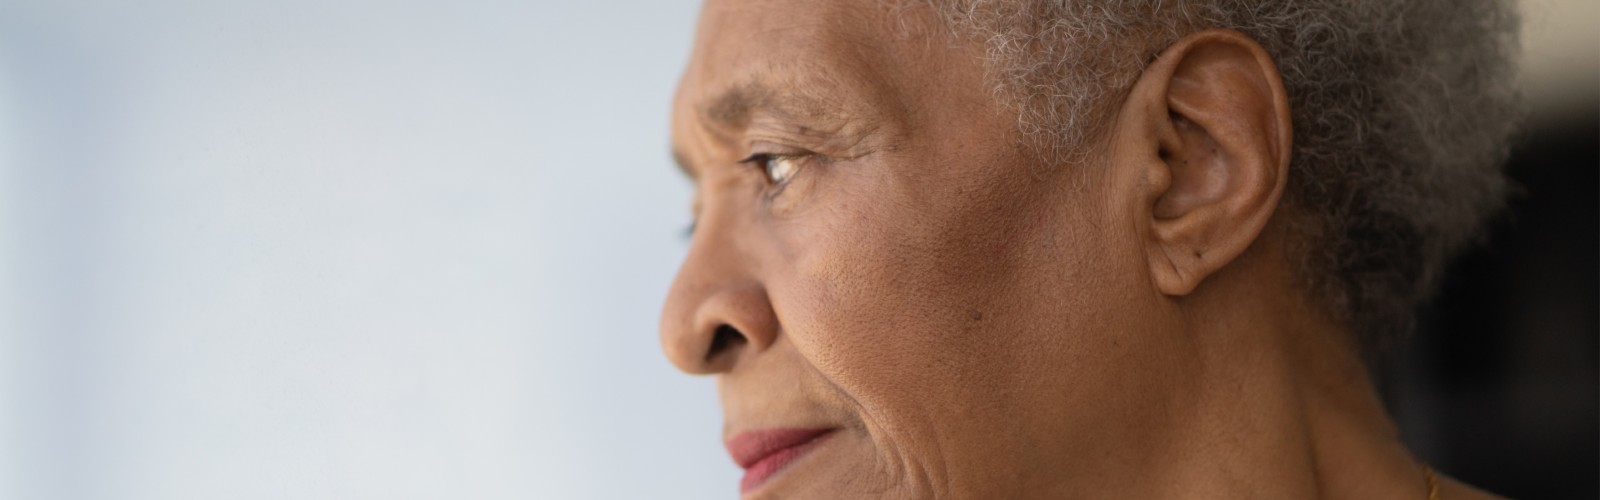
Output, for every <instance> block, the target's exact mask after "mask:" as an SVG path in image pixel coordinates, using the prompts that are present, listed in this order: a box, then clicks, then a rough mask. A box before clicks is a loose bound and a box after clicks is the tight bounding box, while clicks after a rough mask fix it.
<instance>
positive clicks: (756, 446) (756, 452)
mask: <svg viewBox="0 0 1600 500" xmlns="http://www.w3.org/2000/svg"><path fill="white" fill-rule="evenodd" d="M830 431H833V429H829V428H819V429H762V430H754V431H746V432H741V433H739V434H738V435H736V436H733V438H732V439H729V440H728V442H727V443H726V445H727V447H728V455H731V456H732V457H733V462H734V463H736V464H739V468H741V469H749V468H750V466H752V465H755V464H756V462H760V461H761V459H763V458H767V457H769V456H772V454H774V453H777V452H780V451H783V450H786V449H789V448H793V447H795V446H800V445H802V444H806V443H809V442H811V441H812V440H814V439H817V438H819V437H822V435H824V434H827V433H828V432H830Z"/></svg>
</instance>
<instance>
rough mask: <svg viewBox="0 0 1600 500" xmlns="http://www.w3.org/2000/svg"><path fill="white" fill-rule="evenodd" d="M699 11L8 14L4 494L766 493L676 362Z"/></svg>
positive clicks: (188, 1) (1587, 59) (1562, 79)
mask: <svg viewBox="0 0 1600 500" xmlns="http://www.w3.org/2000/svg"><path fill="white" fill-rule="evenodd" d="M1528 3H1530V4H1533V5H1536V6H1537V8H1538V9H1543V10H1540V11H1539V12H1562V13H1566V12H1573V13H1576V14H1573V15H1574V16H1576V17H1575V18H1573V17H1569V16H1555V15H1549V14H1537V15H1535V16H1532V21H1533V22H1534V23H1535V27H1534V28H1535V29H1533V30H1532V31H1534V32H1536V33H1535V37H1543V38H1540V40H1543V41H1538V42H1535V43H1531V44H1530V50H1534V51H1536V52H1537V53H1538V57H1536V58H1533V59H1530V61H1532V62H1533V65H1534V66H1537V67H1536V68H1533V69H1531V70H1530V72H1532V73H1538V74H1540V75H1544V74H1549V75H1554V76H1541V77H1539V78H1540V79H1539V82H1540V83H1539V85H1544V86H1545V87H1540V88H1546V87H1548V88H1550V89H1555V90H1551V92H1568V91H1570V90H1562V89H1567V88H1568V87H1573V86H1574V85H1576V87H1575V88H1577V89H1579V90H1578V91H1579V92H1587V91H1588V89H1589V88H1590V87H1591V86H1592V85H1593V83H1592V76H1593V74H1594V72H1595V71H1594V69H1593V66H1592V64H1593V62H1594V61H1593V59H1594V57H1593V52H1592V51H1591V49H1589V48H1586V47H1592V46H1594V45H1595V43H1596V42H1595V41H1594V39H1593V38H1592V37H1591V35H1590V34H1592V33H1593V30H1592V28H1591V25H1592V23H1593V21H1594V12H1595V8H1594V4H1593V2H1584V1H1580V0H1573V1H1565V0H1546V1H1532V0H1530V2H1528ZM697 9H698V6H697V2H695V1H693V0H673V1H662V0H633V1H612V2H554V1H544V2H539V1H506V0H456V1H450V2H444V1H423V0H391V1H376V0H353V1H349V0H346V1H336V2H328V1H311V0H289V1H202V0H152V1H144V2H114V1H98V0H51V1H42V0H0V498H6V499H30V500H31V499H119V500H121V499H163V500H169V499H286V498H294V499H409V498H418V499H443V498H470V499H502V498H503V499H510V498H518V499H527V498H548V499H589V498H596V499H637V498H653V499H663V498H686V499H688V498H696V499H698V498H732V497H734V496H735V492H736V490H737V488H736V483H737V477H738V471H737V470H736V469H735V468H734V466H733V465H732V464H731V463H730V461H729V460H728V458H727V457H726V456H725V455H724V452H723V451H722V449H721V444H720V427H721V417H720V412H719V411H718V410H717V406H716V397H715V394H714V390H713V387H712V382H711V381H710V380H709V379H704V378H691V377H687V376H683V375H681V374H678V373H677V372H676V371H674V370H673V369H672V368H671V366H670V365H669V364H668V363H667V362H666V361H665V359H664V358H663V357H662V356H661V354H660V353H659V350H658V348H657V345H658V344H657V340H656V315H657V312H658V308H659V303H660V300H661V299H662V297H663V296H664V294H665V291H666V287H667V284H668V283H669V281H670V279H671V276H672V273H673V272H674V270H675V268H676V265H677V262H678V260H679V259H680V258H681V257H682V255H683V252H684V251H685V250H686V248H687V246H686V242H685V241H684V240H683V238H682V231H681V230H682V228H683V227H684V225H685V224H686V223H687V222H688V208H687V207H688V202H689V186H688V184H687V182H685V181H683V180H682V179H680V178H679V177H678V174H677V173H676V171H675V170H674V169H673V167H671V166H670V163H669V160H668V155H667V154H666V151H667V140H668V127H667V125H668V122H667V111H668V103H669V101H670V98H671V92H672V89H673V87H674V85H675V83H676V80H677V75H678V72H679V70H680V69H681V66H682V65H683V64H684V62H685V60H686V58H687V55H688V51H689V45H690V41H691V36H692V30H693V25H694V17H695V14H696V11H697ZM1552 26H1553V27H1552ZM1543 33H1550V34H1548V35H1547V34H1543ZM1541 44H1542V45H1541ZM1550 47H1555V48H1554V49H1552V48H1550ZM1573 54H1576V55H1575V56H1574V55H1573ZM1574 61H1576V63H1574ZM1574 64H1576V66H1574ZM1574 75H1576V76H1574ZM1586 75H1587V76H1586ZM1575 78H1576V80H1575ZM1574 81H1576V82H1578V83H1576V84H1574V83H1572V82H1574Z"/></svg>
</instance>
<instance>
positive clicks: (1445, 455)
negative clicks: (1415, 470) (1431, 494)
mask: <svg viewBox="0 0 1600 500" xmlns="http://www.w3.org/2000/svg"><path fill="white" fill-rule="evenodd" d="M1562 115H1563V116H1545V117H1540V118H1536V119H1535V120H1534V121H1533V122H1532V123H1531V124H1530V127H1529V129H1528V131H1527V134H1526V135H1525V136H1524V137H1523V140H1522V141H1520V146H1519V147H1518V148H1517V149H1516V150H1515V152H1514V153H1513V154H1512V158H1511V161H1510V163H1509V165H1508V167H1507V168H1508V171H1509V173H1510V175H1511V177H1512V178H1513V179H1514V180H1515V181H1516V183H1517V184H1520V185H1521V187H1522V192H1521V193H1519V194H1518V195H1517V196H1515V197H1514V198H1513V199H1512V200H1511V205H1510V210H1508V211H1507V213H1505V214H1504V215H1503V216H1502V217H1500V218H1499V219H1497V220H1496V221H1495V223H1494V224H1493V226H1492V228H1491V230H1490V232H1489V239H1488V241H1487V242H1486V244H1485V245H1482V246H1480V247H1478V248H1476V249H1474V250H1472V251H1470V252H1469V253H1468V254H1466V255H1463V256H1462V258H1461V259H1460V260H1458V261H1457V262H1456V265H1455V267H1454V268H1453V270H1452V272H1451V273H1450V275H1449V276H1448V277H1447V278H1446V279H1445V282H1444V287H1443V289H1442V293H1441V294H1440V296H1439V297H1438V300H1436V301H1435V302H1434V303H1433V304H1432V305H1430V306H1429V307H1427V308H1426V309H1425V310H1424V311H1423V312H1422V316H1421V325H1420V331H1419V332H1418V335H1417V336H1416V337H1415V338H1413V339H1412V340H1411V343H1410V346H1409V348H1408V349H1407V350H1406V351H1405V352H1403V353H1401V354H1400V355H1399V356H1397V357H1396V359H1392V360H1389V361H1387V362H1386V364H1387V366H1385V369H1384V370H1381V372H1382V373H1385V374H1386V376H1385V377H1383V383H1382V387H1383V389H1384V393H1385V396H1386V399H1388V401H1389V404H1390V409H1391V410H1392V411H1393V412H1394V413H1395V416H1396V418H1397V419H1398V421H1399V425H1400V428H1401V432H1402V433H1403V436H1404V438H1405V440H1406V442H1407V443H1408V444H1409V445H1410V446H1411V448H1412V449H1413V450H1415V451H1416V452H1417V454H1418V455H1419V458H1421V459H1422V460H1424V461H1426V462H1427V463H1429V464H1431V465H1432V466H1433V467H1434V468H1435V469H1437V470H1439V471H1442V472H1443V473H1445V474H1449V475H1451V476H1453V477H1456V478H1458V479H1461V480H1463V481H1466V482H1468V483H1470V484H1474V485H1477V486H1479V487H1482V488H1484V489H1487V490H1489V491H1492V492H1495V493H1498V494H1501V495H1507V496H1511V497H1514V498H1535V499H1540V498H1597V497H1600V477H1597V476H1600V368H1597V360H1600V343H1597V332H1600V322H1597V316H1600V266H1597V262H1600V216H1597V215H1600V203H1597V198H1596V190H1597V187H1600V177H1597V175H1596V172H1597V170H1600V146H1597V144H1600V105H1597V104H1596V103H1592V102H1591V103H1586V104H1585V105H1577V106H1572V107H1571V108H1569V109H1568V110H1567V112H1566V113H1563V114H1562Z"/></svg>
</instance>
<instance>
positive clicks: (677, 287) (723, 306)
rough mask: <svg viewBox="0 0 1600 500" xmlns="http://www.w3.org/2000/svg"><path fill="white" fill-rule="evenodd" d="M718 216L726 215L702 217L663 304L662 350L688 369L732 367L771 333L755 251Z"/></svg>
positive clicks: (769, 307) (774, 324)
mask: <svg viewBox="0 0 1600 500" xmlns="http://www.w3.org/2000/svg"><path fill="white" fill-rule="evenodd" d="M719 222H729V221H717V220H705V219H703V220H702V223H701V225H700V227H699V228H698V229H697V231H696V234H695V236H694V240H695V241H694V242H692V243H691V244H690V248H689V254H688V255H687V256H686V257H685V258H684V261H683V264H682V265H681V266H680V267H679V268H678V275H677V277H676V278H675V279H674V280H673V283H672V288H671V290H670V291H669V292H668V295H667V300H666V304H665V306H664V307H663V310H662V315H661V347H662V350H663V351H665V353H666V355H667V358H668V359H669V360H670V361H671V362H672V363H673V364H674V365H676V366H677V367H678V369H680V370H683V371H685V372H688V373H695V374H710V373H721V372H726V371H729V370H732V369H733V368H734V366H735V365H737V364H738V363H739V360H740V359H741V358H747V357H749V356H751V355H754V354H756V353H759V352H761V351H763V350H765V349H766V347H767V346H769V345H771V343H772V342H773V341H774V339H775V336H776V331H777V318H776V317H775V314H774V313H773V310H772V305H771V304H770V303H769V301H768V296H767V292H766V288H765V284H764V283H763V282H762V280H761V279H760V276H759V269H758V268H757V266H756V265H755V263H756V257H757V256H755V255H753V254H752V252H751V251H750V250H749V248H748V243H749V242H737V241H733V240H732V238H733V235H734V234H735V233H736V231H733V230H731V229H732V228H730V227H728V226H729V225H728V224H725V223H719ZM741 243H744V244H741Z"/></svg>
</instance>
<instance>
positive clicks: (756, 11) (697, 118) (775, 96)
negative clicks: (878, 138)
mask: <svg viewBox="0 0 1600 500" xmlns="http://www.w3.org/2000/svg"><path fill="white" fill-rule="evenodd" d="M911 23H915V20H914V19H911V18H896V17H895V16H891V15H890V10H889V7H888V6H887V3H886V2H883V1H882V0H807V1H794V0H778V1H774V0H742V1H741V0H708V1H707V2H706V3H705V6H704V8H703V10H702V12H701V17H700V22H699V29H698V32H697V35H696V39H695V46H694V52H693V54H692V55H691V57H690V60H689V65H688V67H687V69H686V70H685V71H684V75H683V79H682V81H681V82H680V83H679V87H678V94H677V96H676V99H675V101H674V105H673V115H674V118H673V122H674V127H673V128H674V134H675V135H681V134H682V133H683V132H684V130H681V129H682V128H684V127H686V126H688V125H690V124H695V125H699V126H704V125H710V124H726V123H727V122H736V121H738V120H737V119H738V118H739V117H742V116H746V115H748V114H749V112H750V111H751V109H749V108H751V107H757V106H763V105H771V104H777V103H781V104H783V105H784V106H770V107H771V108H772V109H776V110H780V111H784V112H790V113H798V114H802V115H807V116H806V117H808V118H827V117H829V115H839V114H843V113H846V112H847V113H848V114H850V115H853V116H856V117H860V116H861V115H863V114H870V113H884V112H893V111H894V109H895V108H896V107H897V106H898V104H899V102H900V101H901V99H899V98H898V97H899V96H898V95H897V93H898V92H897V89H896V85H895V81H896V80H898V79H902V78H901V77H902V76H903V74H904V68H903V67H902V66H903V65H901V64H898V63H897V62H896V57H895V56H896V55H905V54H904V53H905V52H906V45H908V44H907V42H908V41H909V40H908V37H907V36H905V35H906V33H907V32H908V31H907V26H908V25H910V24H911ZM900 59H905V58H904V57H901V58H900Z"/></svg>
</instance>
